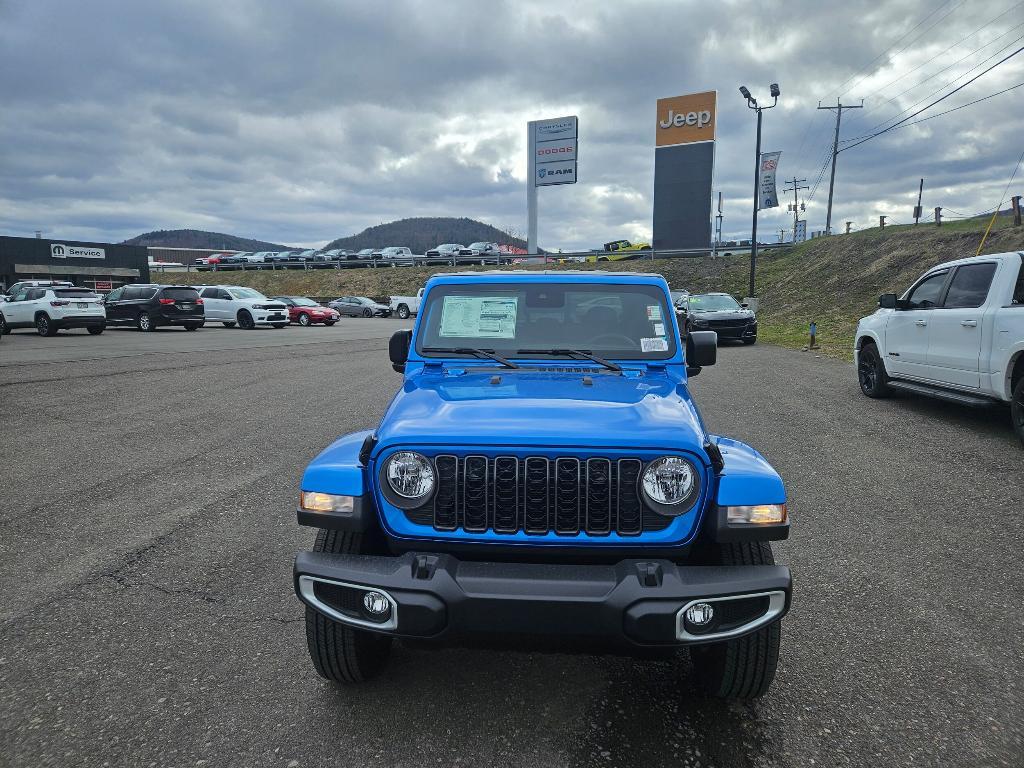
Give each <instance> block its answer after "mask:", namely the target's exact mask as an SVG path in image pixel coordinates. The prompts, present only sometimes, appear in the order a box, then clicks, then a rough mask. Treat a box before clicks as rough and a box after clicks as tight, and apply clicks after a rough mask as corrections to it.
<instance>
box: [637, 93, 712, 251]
mask: <svg viewBox="0 0 1024 768" xmlns="http://www.w3.org/2000/svg"><path fill="white" fill-rule="evenodd" d="M717 106H718V94H717V92H715V91H703V92H701V93H690V94H687V95H685V96H672V97H670V98H667V99H658V104H657V113H656V120H655V124H654V242H653V243H652V244H653V245H654V247H655V248H656V249H673V248H679V249H701V248H709V247H710V246H711V178H712V173H713V171H714V167H715V124H716V122H717V114H718V109H717Z"/></svg>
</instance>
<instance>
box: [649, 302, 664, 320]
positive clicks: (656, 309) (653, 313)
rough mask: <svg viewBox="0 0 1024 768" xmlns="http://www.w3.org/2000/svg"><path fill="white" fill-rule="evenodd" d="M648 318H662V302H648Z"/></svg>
mask: <svg viewBox="0 0 1024 768" xmlns="http://www.w3.org/2000/svg"><path fill="white" fill-rule="evenodd" d="M647 319H648V320H651V321H656V320H661V305H660V304H648V305H647Z"/></svg>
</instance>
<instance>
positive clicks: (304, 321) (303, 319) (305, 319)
mask: <svg viewBox="0 0 1024 768" xmlns="http://www.w3.org/2000/svg"><path fill="white" fill-rule="evenodd" d="M310 322H311V321H310V319H309V313H308V312H303V313H302V314H300V315H299V325H309V324H310Z"/></svg>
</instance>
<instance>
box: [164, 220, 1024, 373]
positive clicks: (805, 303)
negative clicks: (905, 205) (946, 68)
mask: <svg viewBox="0 0 1024 768" xmlns="http://www.w3.org/2000/svg"><path fill="white" fill-rule="evenodd" d="M986 223H987V222H986ZM983 231H984V223H981V224H980V223H979V222H977V221H964V222H958V223H954V224H951V225H949V226H946V225H944V226H942V227H940V228H936V227H935V226H926V225H923V224H922V225H919V226H918V227H913V226H906V227H887V228H886V229H885V230H877V229H872V230H865V231H862V232H857V233H854V234H851V235H843V236H837V237H832V238H828V239H825V238H822V239H816V240H812V241H810V242H807V243H802V244H801V245H799V246H797V247H795V248H792V249H790V250H789V251H786V252H779V251H770V252H769V253H768V254H763V255H761V256H759V257H758V273H757V286H758V294H759V297H760V302H761V307H760V311H759V313H758V318H759V321H760V325H761V331H760V336H761V338H762V339H763V340H764V341H768V342H772V343H778V344H782V345H785V346H792V347H799V346H801V345H803V344H805V343H806V341H807V326H808V324H809V323H810V322H811V321H812V320H814V321H816V322H817V323H818V341H819V343H821V345H822V349H823V351H824V352H825V353H826V354H829V355H833V356H838V357H850V354H851V353H850V350H851V347H852V346H853V334H854V330H855V329H856V326H857V320H858V318H860V317H862V316H864V315H866V314H869V313H870V312H872V311H874V309H875V308H876V306H877V300H878V295H879V294H881V293H886V292H892V291H895V292H902V291H903V290H904V289H906V288H907V287H908V286H909V285H910V284H911V282H913V280H914V278H916V277H917V276H918V275H920V274H921V273H922V272H923V271H924V270H925V269H927V268H928V267H931V266H933V265H934V264H938V263H940V262H943V261H949V260H951V259H957V258H963V257H965V256H973V255H974V252H975V250H976V249H977V247H978V243H979V242H980V241H981V235H982V232H983ZM1013 250H1024V227H1013V226H1012V224H1011V223H1010V221H1008V220H1006V219H1004V218H1002V217H1000V220H999V221H998V222H997V224H996V226H995V228H993V231H992V233H991V234H990V235H989V238H988V240H987V241H986V244H985V250H984V252H985V253H999V252H1002V251H1013ZM545 268H547V269H597V268H601V269H608V268H611V269H616V270H623V271H626V270H628V271H634V272H658V273H660V274H662V275H664V276H665V278H666V279H667V280H668V282H669V285H671V286H672V287H673V288H686V289H688V290H690V291H709V290H716V291H728V292H729V293H732V294H733V295H735V296H743V295H745V294H746V292H747V280H748V275H749V270H750V260H749V258H747V257H746V256H736V257H723V258H718V259H710V258H702V259H666V260H660V261H627V262H618V263H616V264H614V265H607V264H601V265H600V266H598V265H596V264H572V265H564V266H555V265H550V266H548V267H543V266H537V267H524V269H545ZM451 269H452V268H451V267H399V268H393V269H392V268H383V269H350V270H317V271H310V272H299V271H287V272H285V271H278V272H244V273H243V272H230V273H224V274H222V275H221V274H217V275H214V274H211V273H209V272H200V273H191V274H189V273H174V274H173V275H171V274H167V275H163V276H161V277H162V278H164V279H163V282H172V281H177V280H179V279H180V280H181V281H182V282H188V283H193V284H194V283H210V282H216V281H224V282H231V283H238V284H243V285H251V286H253V287H255V288H258V289H259V290H261V291H263V292H264V293H268V294H274V293H289V294H304V295H308V296H338V295H342V294H354V295H363V296H373V297H376V298H383V297H387V296H391V295H399V294H410V293H415V291H416V289H418V288H420V287H421V286H422V285H423V283H424V281H425V280H426V279H427V277H429V276H430V275H431V274H433V273H435V272H445V271H451ZM460 269H467V270H468V269H473V270H477V271H479V270H481V269H493V267H465V268H460Z"/></svg>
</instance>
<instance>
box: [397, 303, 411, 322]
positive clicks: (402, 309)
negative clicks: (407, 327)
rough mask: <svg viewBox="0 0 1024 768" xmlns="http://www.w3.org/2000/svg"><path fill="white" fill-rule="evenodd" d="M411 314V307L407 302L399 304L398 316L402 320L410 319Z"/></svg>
mask: <svg viewBox="0 0 1024 768" xmlns="http://www.w3.org/2000/svg"><path fill="white" fill-rule="evenodd" d="M409 314H410V313H409V307H407V306H406V305H405V304H399V305H398V317H399V318H401V319H402V320H408V319H409Z"/></svg>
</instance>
